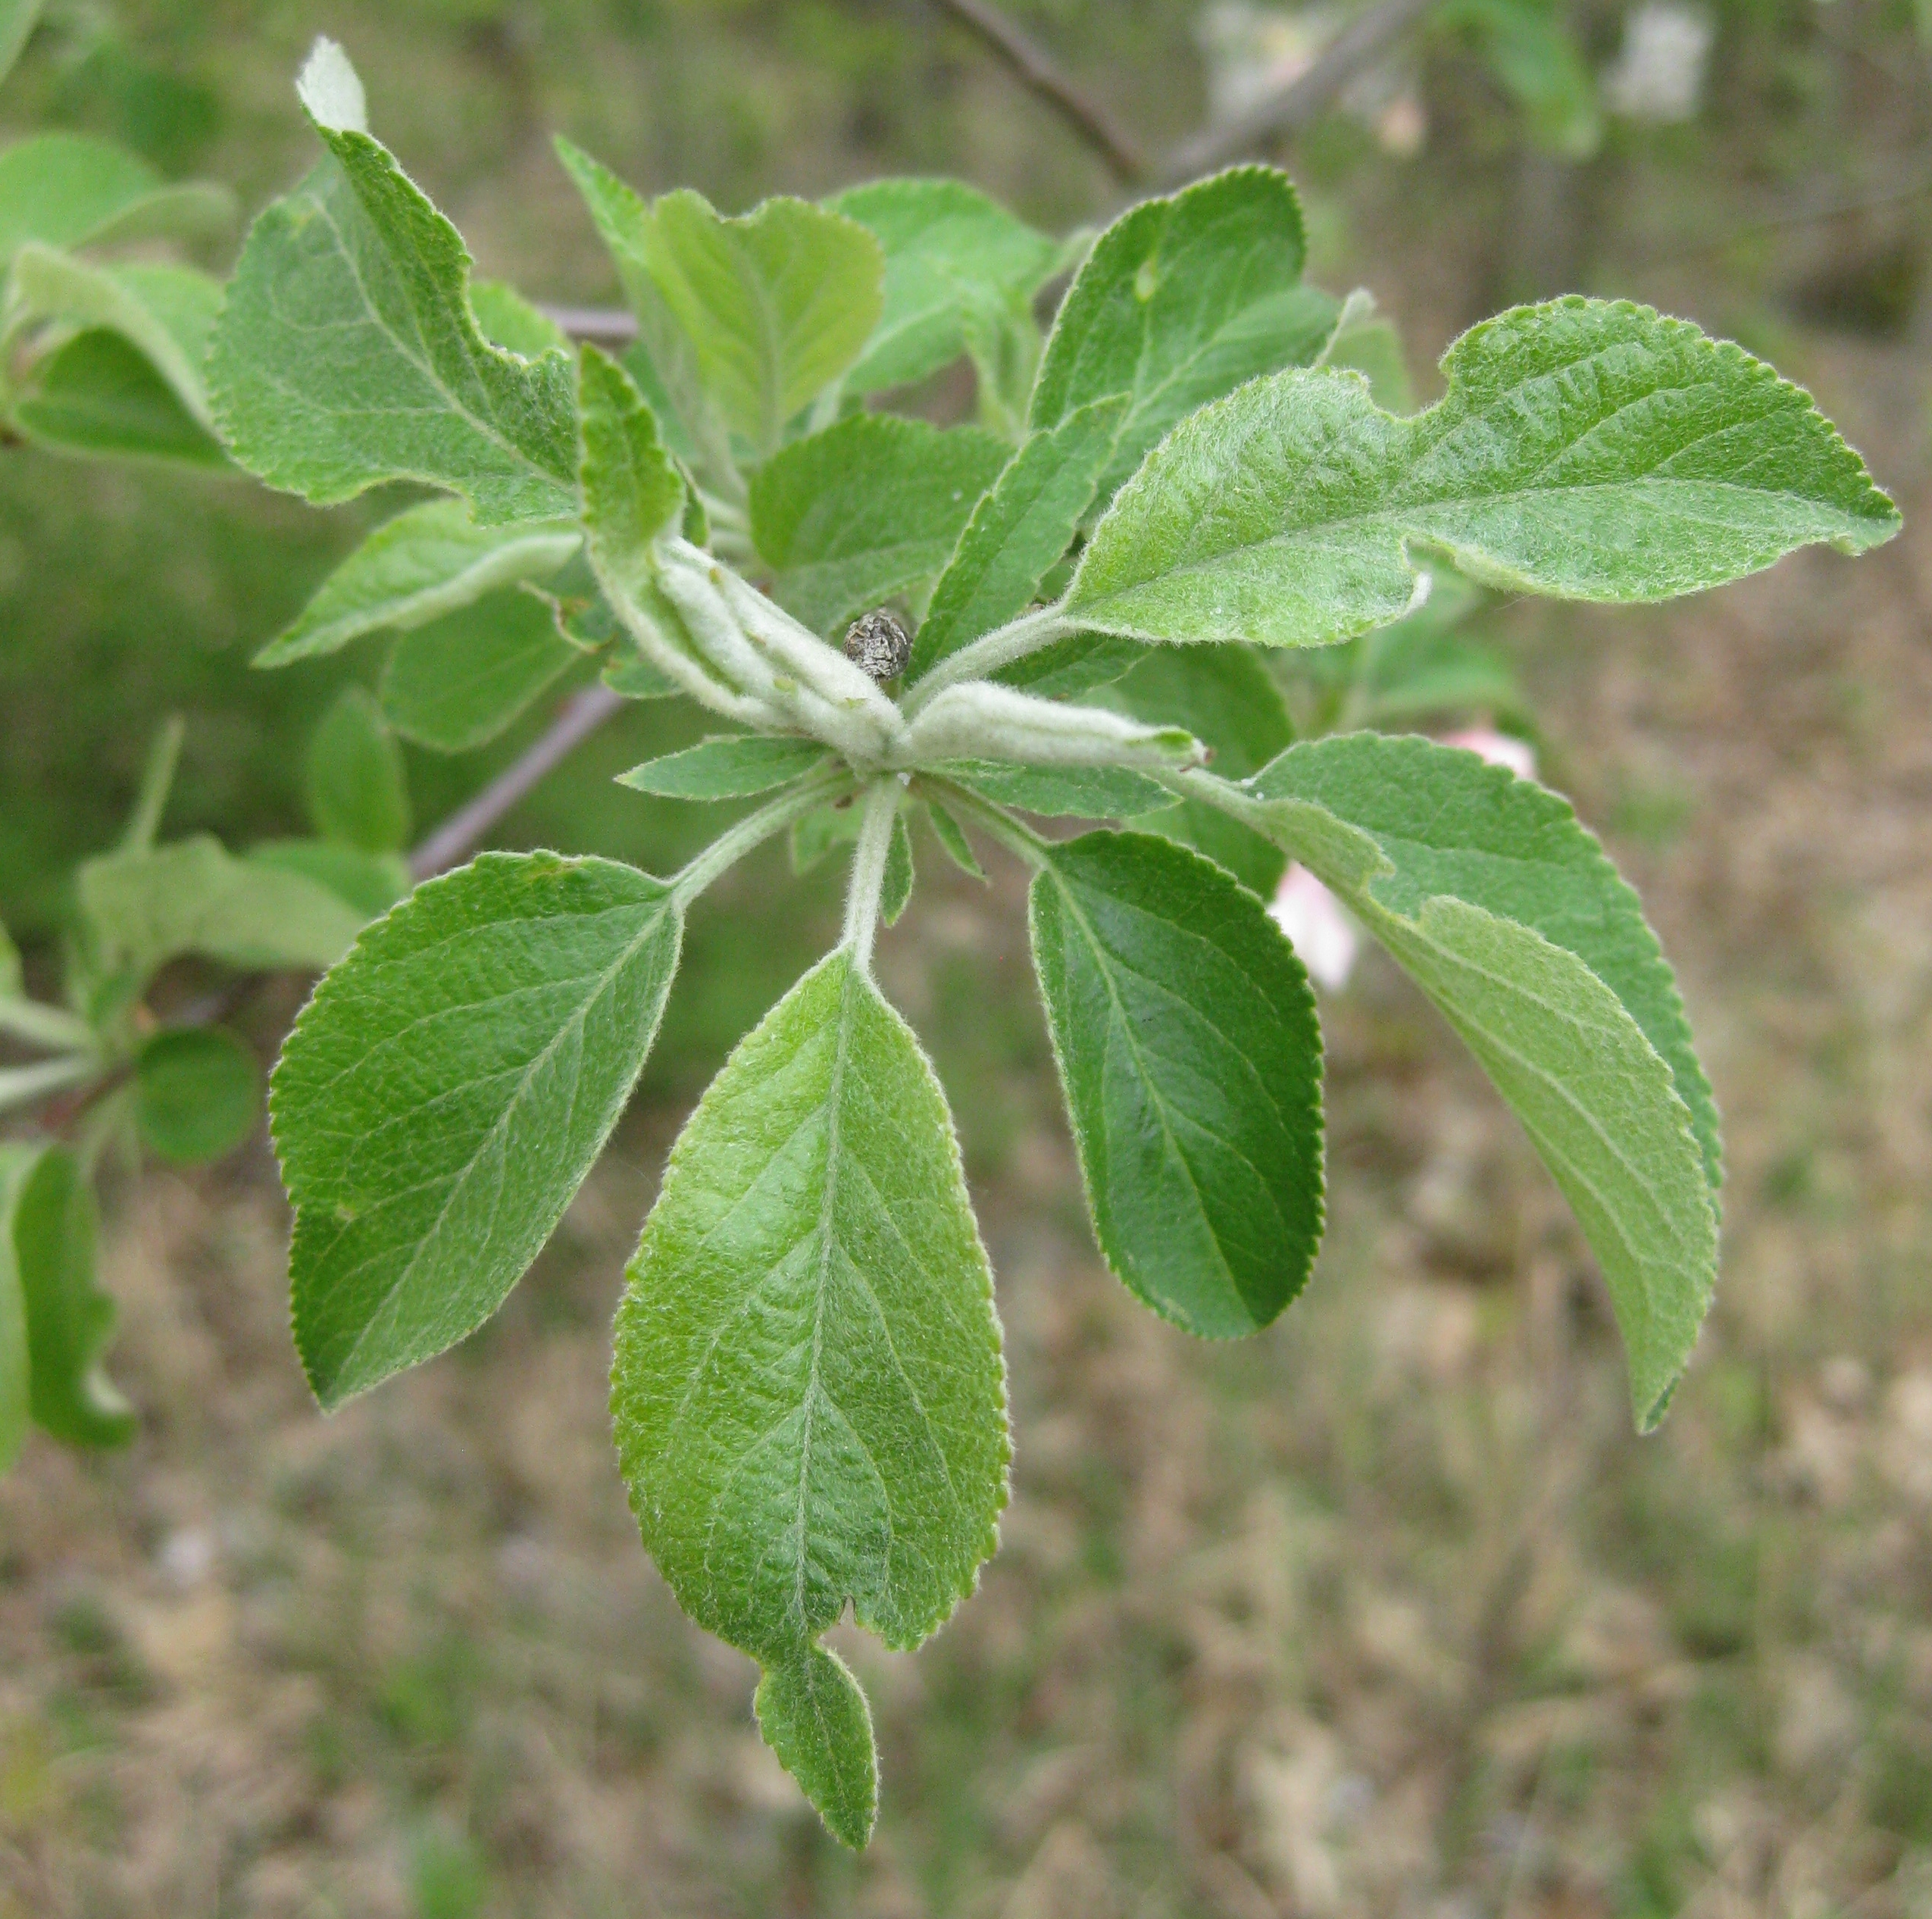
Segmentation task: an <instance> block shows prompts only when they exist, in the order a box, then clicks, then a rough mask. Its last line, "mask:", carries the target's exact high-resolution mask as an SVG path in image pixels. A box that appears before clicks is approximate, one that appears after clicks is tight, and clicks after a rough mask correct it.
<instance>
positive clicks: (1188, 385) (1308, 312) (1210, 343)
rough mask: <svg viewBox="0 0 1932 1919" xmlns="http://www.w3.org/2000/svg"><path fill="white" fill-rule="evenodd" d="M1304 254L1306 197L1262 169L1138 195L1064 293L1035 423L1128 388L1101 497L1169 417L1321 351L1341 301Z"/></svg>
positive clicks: (1281, 176)
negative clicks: (1313, 274) (1311, 273)
mask: <svg viewBox="0 0 1932 1919" xmlns="http://www.w3.org/2000/svg"><path fill="white" fill-rule="evenodd" d="M1306 252H1307V243H1306V241H1305V237H1304V235H1303V233H1302V208H1301V202H1299V200H1298V199H1297V198H1296V196H1295V189H1294V188H1293V186H1290V184H1289V181H1288V177H1287V176H1286V174H1285V173H1277V171H1276V170H1274V168H1272V167H1235V168H1233V169H1232V170H1230V171H1229V172H1227V173H1218V174H1216V175H1215V177H1213V178H1212V179H1211V180H1202V181H1201V182H1199V183H1198V184H1197V185H1196V186H1190V187H1188V188H1186V189H1185V190H1184V191H1183V192H1179V193H1177V194H1175V195H1173V196H1172V197H1171V198H1168V199H1162V200H1149V201H1146V202H1143V204H1142V205H1140V206H1137V207H1136V208H1133V210H1132V211H1130V212H1128V213H1126V214H1122V215H1121V217H1120V218H1119V219H1118V220H1116V221H1115V222H1114V224H1113V225H1112V226H1111V227H1108V230H1106V232H1105V233H1103V234H1102V235H1101V236H1100V238H1099V241H1098V242H1096V244H1095V246H1094V248H1093V252H1091V253H1090V254H1089V255H1088V256H1087V258H1086V264H1084V265H1083V267H1081V268H1080V273H1079V274H1078V276H1077V277H1076V278H1075V280H1074V283H1073V285H1072V286H1071V287H1070V288H1068V291H1067V297H1066V298H1065V299H1064V300H1063V301H1062V302H1061V303H1060V311H1059V314H1058V317H1056V319H1055V321H1054V324H1053V332H1052V336H1050V337H1049V339H1048V341H1047V343H1046V355H1045V357H1044V358H1043V359H1042V361H1040V367H1039V380H1038V382H1037V383H1036V385H1035V386H1034V388H1033V408H1032V421H1033V425H1034V427H1055V426H1058V424H1059V423H1060V422H1061V420H1064V419H1065V418H1066V417H1067V416H1068V414H1071V413H1073V412H1074V411H1077V409H1078V408H1081V407H1083V406H1090V405H1093V402H1096V400H1107V399H1111V398H1114V397H1115V396H1116V395H1125V396H1126V397H1127V411H1126V414H1125V416H1124V418H1123V419H1122V420H1121V423H1120V425H1119V426H1118V428H1117V429H1116V430H1115V444H1114V458H1113V459H1112V460H1111V461H1110V462H1109V463H1108V467H1107V469H1106V470H1105V473H1104V474H1103V476H1102V479H1101V481H1100V484H1099V489H1098V494H1097V499H1098V502H1099V504H1100V505H1105V503H1106V502H1108V500H1109V499H1111V498H1112V497H1113V495H1114V493H1115V492H1117V491H1118V489H1119V488H1120V486H1121V483H1123V482H1124V480H1126V479H1127V476H1128V475H1129V474H1130V473H1132V472H1133V470H1134V469H1135V468H1136V467H1138V466H1139V465H1140V462H1141V461H1142V459H1143V458H1144V457H1145V456H1146V453H1147V451H1148V449H1149V448H1150V447H1151V446H1152V445H1154V443H1155V442H1156V441H1157V440H1158V439H1161V437H1162V436H1164V435H1165V433H1167V431H1168V429H1169V428H1170V427H1172V426H1173V425H1174V423H1175V422H1176V421H1177V420H1181V419H1183V418H1184V417H1186V415H1187V414H1190V413H1192V412H1193V411H1194V410H1195V409H1196V408H1197V407H1199V406H1202V405H1205V403H1206V402H1208V401H1210V400H1215V399H1218V398H1221V395H1223V394H1224V393H1230V392H1233V390H1234V389H1235V388H1236V387H1237V386H1240V385H1241V384H1242V383H1243V382H1244V381H1246V380H1252V379H1253V378H1254V377H1255V376H1256V375H1257V374H1259V373H1274V372H1275V371H1277V370H1279V369H1280V368H1281V367H1302V366H1306V365H1307V364H1308V362H1309V361H1311V360H1313V359H1314V358H1315V355H1317V354H1318V352H1321V348H1322V345H1323V343H1324V342H1325V341H1326V340H1327V338H1328V336H1329V335H1330V333H1332V332H1333V330H1334V327H1335V320H1336V315H1337V314H1338V313H1339V312H1340V307H1339V305H1337V303H1336V301H1335V300H1334V299H1333V298H1332V297H1331V296H1330V295H1328V294H1326V293H1324V292H1319V291H1318V289H1315V288H1314V287H1312V286H1304V285H1303V284H1302V260H1303V258H1304V256H1305V254H1306Z"/></svg>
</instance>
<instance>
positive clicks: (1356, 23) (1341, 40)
mask: <svg viewBox="0 0 1932 1919" xmlns="http://www.w3.org/2000/svg"><path fill="white" fill-rule="evenodd" d="M1434 4H1435V0H1379V3H1378V4H1377V5H1374V6H1372V7H1370V8H1368V9H1367V10H1366V11H1364V12H1361V13H1359V14H1356V16H1355V18H1354V19H1353V20H1350V21H1349V23H1348V25H1347V26H1346V27H1343V29H1342V30H1341V32H1340V33H1338V34H1336V36H1335V37H1334V39H1332V40H1331V41H1330V42H1329V43H1328V45H1327V46H1326V47H1324V48H1323V49H1322V52H1321V56H1320V57H1319V58H1318V59H1317V60H1316V61H1315V64H1314V65H1312V66H1311V67H1308V68H1306V69H1305V70H1303V71H1302V72H1301V73H1298V74H1296V77H1294V79H1293V80H1290V81H1288V82H1287V83H1286V84H1285V85H1283V86H1279V87H1277V89H1275V90H1274V92H1272V93H1269V94H1267V95H1264V96H1263V97H1262V98H1261V99H1259V100H1257V101H1256V102H1255V103H1254V105H1252V106H1251V107H1249V108H1246V110H1245V111H1243V112H1241V113H1239V114H1236V115H1234V116H1233V118H1231V119H1230V120H1225V121H1224V122H1222V123H1221V124H1220V125H1219V126H1217V127H1205V128H1203V129H1202V131H1201V132H1199V133H1197V134H1196V135H1195V136H1194V137H1193V139H1190V140H1183V142H1181V144H1180V145H1179V146H1177V147H1176V148H1174V152H1172V153H1171V154H1169V155H1168V157H1167V158H1166V159H1165V161H1162V162H1161V167H1160V170H1159V173H1158V175H1157V183H1158V184H1159V185H1160V186H1185V185H1186V183H1187V182H1188V181H1190V180H1198V179H1199V178H1200V177H1201V176H1202V174H1203V173H1212V172H1213V171H1214V170H1215V169H1216V168H1217V167H1224V166H1226V165H1227V164H1228V162H1229V161H1232V160H1238V159H1240V158H1241V157H1242V155H1244V154H1246V153H1249V152H1252V150H1253V149H1254V148H1255V147H1257V146H1259V145H1262V144H1264V143H1265V142H1267V141H1269V140H1274V139H1280V138H1281V136H1283V135H1284V134H1287V133H1293V132H1295V131H1296V129H1297V128H1299V127H1304V126H1305V125H1306V124H1307V123H1308V121H1310V120H1312V119H1314V118H1315V116H1316V114H1318V113H1320V112H1321V111H1322V110H1323V108H1325V107H1326V106H1327V105H1328V103H1329V102H1330V100H1332V99H1333V98H1334V97H1335V95H1336V94H1338V93H1339V92H1341V90H1342V89H1343V87H1345V86H1347V85H1348V83H1349V81H1350V80H1353V79H1354V78H1355V76H1356V74H1358V73H1360V72H1361V70H1362V69H1363V68H1364V67H1370V66H1372V65H1374V63H1375V62H1376V61H1377V60H1379V59H1380V58H1381V57H1382V55H1383V54H1385V53H1386V52H1388V50H1389V49H1390V47H1392V46H1393V45H1394V44H1395V43H1396V41H1398V40H1399V39H1401V38H1402V36H1403V35H1404V34H1405V33H1407V32H1408V30H1409V29H1410V28H1411V27H1413V26H1414V25H1415V23H1416V22H1417V21H1418V20H1420V19H1421V17H1422V16H1423V15H1424V14H1425V13H1427V11H1429V9H1430V7H1431V6H1433V5H1434Z"/></svg>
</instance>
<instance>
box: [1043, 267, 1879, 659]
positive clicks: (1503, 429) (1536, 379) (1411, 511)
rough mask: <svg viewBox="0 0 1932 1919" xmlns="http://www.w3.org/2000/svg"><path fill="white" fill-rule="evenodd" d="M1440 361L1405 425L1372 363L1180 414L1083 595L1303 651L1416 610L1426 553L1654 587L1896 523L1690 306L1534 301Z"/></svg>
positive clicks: (1119, 629) (1160, 618) (1855, 538)
mask: <svg viewBox="0 0 1932 1919" xmlns="http://www.w3.org/2000/svg"><path fill="white" fill-rule="evenodd" d="M1443 372H1444V373H1446V375H1447V377H1448V379H1449V391H1448V392H1447V393H1446V394H1445V395H1443V398H1441V399H1440V400H1439V401H1438V402H1436V405H1433V407H1431V408H1429V410H1428V411H1427V412H1426V413H1421V414H1417V415H1415V417H1413V418H1411V419H1396V418H1394V417H1392V416H1390V414H1386V413H1383V412H1381V411H1379V410H1378V409H1377V408H1376V407H1375V405H1374V403H1373V402H1371V400H1370V398H1369V397H1368V392H1367V389H1365V387H1364V386H1363V385H1362V384H1361V382H1360V381H1359V380H1355V379H1352V378H1349V377H1347V376H1345V375H1339V374H1333V373H1282V374H1278V375H1277V376H1275V377H1274V378H1272V379H1269V380H1260V381H1257V382H1255V383H1254V384H1253V385H1252V386H1248V387H1246V388H1245V389H1243V390H1242V391H1241V392H1239V393H1236V394H1234V395H1232V396H1230V398H1227V400H1224V401H1223V402H1221V403H1220V404H1219V405H1216V406H1214V407H1211V408H1206V409H1205V410H1204V411H1202V412H1201V413H1199V414H1197V415H1196V416H1195V417H1193V418H1192V419H1190V420H1186V421H1185V422H1184V423H1183V424H1182V425H1181V426H1180V427H1179V428H1177V430H1176V431H1175V432H1174V435H1173V436H1172V437H1171V439H1169V440H1168V442H1166V444H1165V445H1163V446H1161V448H1158V450H1157V451H1156V452H1155V453H1154V455H1152V457H1151V458H1149V460H1148V461H1147V464H1146V466H1145V467H1143V469H1142V470H1141V471H1140V473H1137V474H1136V476H1135V477H1134V480H1133V483H1132V484H1131V485H1130V486H1128V487H1127V488H1126V489H1124V491H1123V492H1121V496H1120V498H1119V499H1118V500H1117V501H1116V502H1114V508H1113V510H1112V511H1111V512H1110V513H1109V514H1108V516H1107V517H1106V519H1105V520H1104V521H1102V524H1101V525H1100V526H1099V527H1098V528H1097V529H1096V531H1095V533H1094V536H1093V542H1092V543H1091V544H1090V545H1089V546H1088V548H1087V549H1086V555H1085V556H1084V558H1083V559H1082V561H1081V563H1080V571H1079V573H1078V574H1077V575H1076V576H1075V578H1074V584H1073V587H1072V589H1071V592H1070V593H1069V595H1068V609H1069V611H1072V612H1074V613H1075V614H1078V615H1079V617H1080V618H1081V619H1082V620H1085V621H1086V622H1088V623H1089V624H1092V625H1093V626H1095V627H1101V628H1104V629H1105V630H1108V631H1110V632H1114V633H1136V634H1139V635H1140V636H1142V637H1143V638H1146V639H1167V640H1202V639H1248V640H1253V641H1256V642H1260V643H1261V644H1263V645H1271V646H1313V645H1322V644H1324V643H1326V642H1328V641H1330V640H1335V639H1345V638H1346V637H1347V636H1349V635H1350V634H1352V633H1361V632H1364V631H1365V630H1368V628H1370V627H1377V626H1380V625H1383V624H1386V622H1388V621H1389V620H1393V619H1395V618H1396V617H1397V616H1398V615H1399V614H1401V613H1402V611H1404V609H1405V608H1406V607H1407V606H1408V604H1409V602H1410V601H1411V598H1412V597H1413V595H1414V592H1415V567H1414V565H1413V564H1412V563H1411V558H1410V551H1411V548H1412V547H1414V546H1416V545H1421V546H1423V547H1425V548H1427V549H1433V550H1440V551H1442V552H1446V553H1448V554H1449V555H1450V557H1451V558H1452V559H1453V560H1454V561H1455V564H1456V565H1457V566H1458V567H1459V568H1460V569H1461V570H1462V571H1463V572H1465V573H1466V574H1469V575H1470V576H1471V577H1472V578H1474V579H1476V580H1481V581H1483V582H1486V583H1493V584H1495V585H1497V586H1504V587H1507V588H1508V589H1511V590H1512V591H1517V592H1544V593H1553V594H1556V595H1560V596H1562V597H1563V598H1565V599H1586V600H1612V601H1632V600H1658V599H1668V598H1670V597H1671V595H1674V594H1678V593H1687V592H1694V591H1696V589H1699V588H1701V587H1705V586H1718V585H1720V584H1721V583H1723V582H1724V581H1725V580H1734V579H1736V578H1737V577H1738V576H1739V575H1740V574H1746V573H1750V572H1752V571H1755V570H1756V569H1758V567H1765V566H1768V565H1769V564H1771V561H1774V560H1775V559H1777V558H1778V557H1779V556H1780V555H1782V554H1784V553H1787V552H1790V551H1791V550H1792V549H1793V548H1794V547H1797V546H1802V545H1806V544H1807V543H1809V542H1812V541H1815V540H1828V541H1830V542H1831V543H1832V544H1833V545H1835V546H1837V547H1840V548H1841V549H1843V550H1844V551H1845V552H1860V551H1862V550H1863V549H1865V548H1866V547H1868V546H1871V545H1876V544H1877V543H1878V542H1880V541H1883V540H1886V539H1890V537H1891V536H1892V535H1893V533H1895V532H1896V531H1897V530H1898V525H1899V516H1898V514H1897V511H1896V509H1895V508H1893V505H1892V503H1891V502H1890V500H1888V499H1886V497H1885V495H1884V494H1882V493H1881V492H1879V491H1878V489H1877V487H1875V486H1873V484H1872V483H1871V476H1870V475H1869V474H1868V473H1867V472H1866V471H1865V464H1864V462H1863V461H1861V460H1860V459H1859V457H1858V455H1856V454H1855V453H1854V452H1852V450H1851V449H1850V448H1849V447H1847V446H1846V445H1845V443H1844V442H1843V440H1841V439H1840V438H1839V437H1838V435H1837V433H1836V432H1835V431H1834V430H1833V429H1832V427H1830V424H1829V423H1827V421H1826V420H1824V418H1823V417H1821V415H1820V414H1818V411H1817V409H1816V408H1815V407H1813V405H1812V402H1811V400H1810V398H1809V395H1806V394H1805V392H1803V391H1802V389H1799V388H1798V387H1796V386H1792V385H1790V383H1788V382H1787V381H1784V380H1780V379H1779V378H1778V377H1777V374H1776V373H1774V372H1773V371H1772V370H1771V368H1770V367H1767V366H1766V365H1765V364H1763V362H1762V361H1758V360H1754V359H1752V358H1751V356H1750V355H1749V354H1747V353H1746V352H1744V350H1743V348H1741V347H1737V346H1733V345H1730V344H1728V343H1727V342H1719V341H1715V340H1712V339H1708V338H1707V337H1706V336H1705V335H1704V334H1702V333H1699V331H1698V330H1697V329H1696V327H1693V326H1692V325H1691V324H1690V323H1689V322H1688V321H1687V320H1665V319H1663V318H1661V317H1659V316H1658V314H1655V313H1653V312H1652V311H1650V309H1649V308H1647V307H1639V306H1633V305H1630V304H1629V303H1627V302H1607V301H1601V300H1585V299H1580V298H1570V299H1564V300H1558V301H1553V302H1551V303H1549V305H1545V306H1540V307H1519V308H1515V310H1513V311H1511V312H1508V313H1506V314H1503V315H1502V316H1501V317H1499V318H1498V319H1496V320H1486V321H1485V322H1484V323H1483V324H1482V325H1481V326H1480V327H1473V328H1471V330H1470V331H1469V332H1468V333H1465V334H1464V335H1463V336H1462V339H1459V340H1458V341H1457V342H1456V343H1455V345H1453V346H1452V347H1451V348H1449V352H1448V353H1447V355H1445V356H1444V358H1443Z"/></svg>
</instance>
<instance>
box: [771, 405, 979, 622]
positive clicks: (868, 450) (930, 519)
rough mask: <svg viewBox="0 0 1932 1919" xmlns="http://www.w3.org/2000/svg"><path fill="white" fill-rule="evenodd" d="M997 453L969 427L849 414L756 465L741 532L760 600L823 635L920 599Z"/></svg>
mask: <svg viewBox="0 0 1932 1919" xmlns="http://www.w3.org/2000/svg"><path fill="white" fill-rule="evenodd" d="M1006 460H1007V449H1006V448H1005V446H1003V445H1002V444H1001V443H1000V442H999V441H998V440H996V439H994V438H993V436H992V435H991V434H990V433H981V432H980V430H979V429H978V428H977V427H951V428H949V429H947V430H945V431H942V430H940V429H939V428H938V427H932V426H929V425H927V423H926V422H925V421H924V420H902V419H899V418H898V417H896V416H895V415H893V414H883V413H861V414H854V415H853V416H852V418H851V419H849V420H841V421H839V423H838V425H836V427H827V429H826V430H825V431H824V433H814V434H813V435H812V436H811V438H810V439H802V440H799V441H797V442H795V443H794V444H793V445H790V446H788V447H786V448H785V449H784V451H783V452H781V453H780V454H777V455H775V456H774V458H771V459H770V460H768V461H766V462H765V464H764V466H763V467H761V468H760V469H759V470H758V477H756V478H755V480H753V481H752V539H753V540H754V542H755V543H756V545H757V547H758V552H760V553H761V555H763V556H764V558H765V560H766V561H767V562H769V564H771V567H772V569H773V571H774V582H773V586H772V597H773V598H774V599H776V600H777V602H778V603H779V605H780V606H782V607H783V608H785V610H786V611H787V612H788V613H790V614H793V615H794V616H795V617H796V618H798V619H799V620H802V621H803V622H804V624H805V625H806V626H808V627H811V628H812V629H813V630H814V632H817V633H823V634H827V635H831V634H833V633H835V632H836V631H838V630H842V629H843V627H846V625H847V624H849V623H850V622H851V621H852V620H855V619H856V618H857V617H858V615H859V614H861V613H869V612H871V611H873V610H874V608H877V607H878V606H880V605H883V603H884V602H886V601H887V600H889V599H893V598H894V597H896V596H899V595H905V596H906V597H908V598H909V599H921V598H923V596H924V595H923V589H924V588H925V587H927V586H929V585H930V583H931V582H932V581H933V580H935V579H936V578H937V577H939V574H940V572H941V571H942V570H943V568H944V567H945V566H946V561H947V559H948V558H949V556H950V555H951V554H952V549H953V548H954V546H955V545H956V544H957V543H958V539H959V535H960V531H961V529H962V528H963V527H964V526H965V524H966V523H967V521H968V519H969V518H970V517H971V515H972V512H973V508H974V505H975V504H976V503H977V501H978V500H979V498H980V495H981V494H983V492H985V491H986V489H987V488H988V487H989V486H991V485H992V484H993V481H994V480H995V479H996V477H998V475H999V470H1000V469H1001V468H1002V467H1003V466H1005V464H1006Z"/></svg>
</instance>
